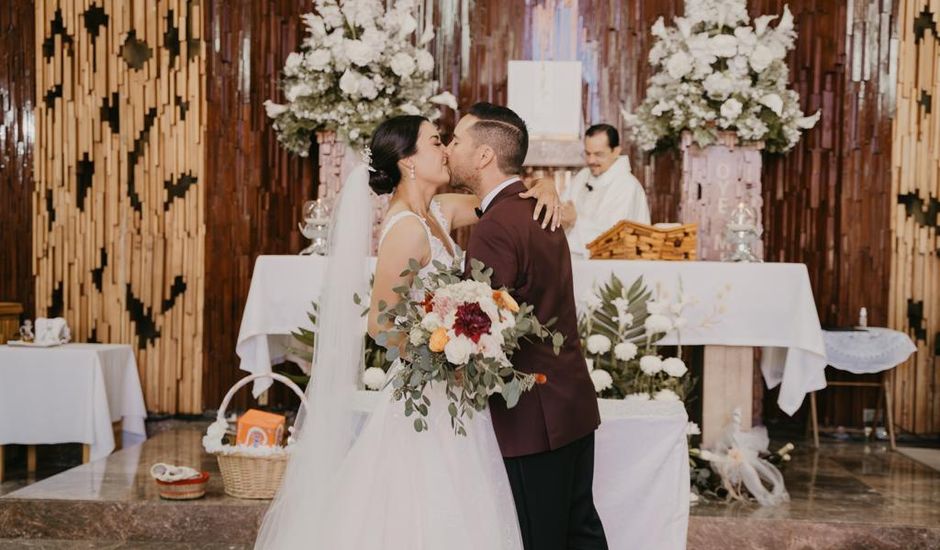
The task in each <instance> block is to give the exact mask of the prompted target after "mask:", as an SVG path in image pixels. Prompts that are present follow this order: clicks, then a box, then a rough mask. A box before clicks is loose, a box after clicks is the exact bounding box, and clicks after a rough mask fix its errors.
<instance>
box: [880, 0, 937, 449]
mask: <svg viewBox="0 0 940 550" xmlns="http://www.w3.org/2000/svg"><path fill="white" fill-rule="evenodd" d="M899 20H900V28H899V36H900V50H899V53H900V55H899V59H900V63H899V64H898V70H897V80H898V86H897V117H896V118H895V120H894V147H893V154H892V165H891V175H892V181H891V198H892V202H891V205H890V210H889V212H890V217H891V229H892V233H893V237H894V238H893V240H892V243H891V244H892V249H893V257H892V261H891V264H890V269H891V285H890V300H889V306H890V309H889V314H890V319H889V320H890V323H891V326H892V327H896V328H899V329H903V330H905V331H906V332H908V333H909V334H910V335H911V337H912V338H913V339H914V340H915V342H916V343H917V353H916V355H915V356H914V357H913V358H912V359H911V360H909V361H908V362H907V363H905V364H904V365H902V366H900V367H898V368H897V369H895V371H894V373H893V377H892V380H893V382H894V386H895V395H896V396H897V400H896V403H897V405H896V407H895V418H896V419H897V421H898V423H899V424H900V425H901V426H903V427H904V428H905V429H907V430H911V431H915V432H918V433H936V432H940V391H938V387H937V385H938V383H940V337H938V336H940V239H938V236H937V229H938V223H940V0H901V1H900V11H899Z"/></svg>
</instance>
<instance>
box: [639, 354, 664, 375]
mask: <svg viewBox="0 0 940 550" xmlns="http://www.w3.org/2000/svg"><path fill="white" fill-rule="evenodd" d="M640 370H641V371H643V374H646V375H649V376H653V375H654V374H656V373H658V372H660V371H661V370H663V360H662V359H660V358H659V357H657V356H655V355H644V356H643V357H641V358H640Z"/></svg>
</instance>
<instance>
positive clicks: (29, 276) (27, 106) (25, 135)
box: [0, 0, 36, 312]
mask: <svg viewBox="0 0 940 550" xmlns="http://www.w3.org/2000/svg"><path fill="white" fill-rule="evenodd" d="M34 27H35V24H34V8H33V2H32V1H31V0H24V1H22V2H3V3H2V5H0V114H2V117H0V197H3V206H2V208H0V250H2V251H3V253H2V254H0V302H18V303H20V304H22V305H23V310H24V311H26V312H32V311H33V307H34V306H33V304H34V298H33V296H34V294H33V269H32V265H33V248H32V240H33V140H34V135H35V134H34V128H35V126H34V124H33V106H34V104H35V97H36V90H35V84H36V77H35V67H36V59H35V58H34V56H33V55H32V54H31V52H28V50H27V54H26V55H24V48H23V45H24V44H33V43H34V42H35V38H34V33H35V28H34Z"/></svg>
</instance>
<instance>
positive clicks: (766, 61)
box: [748, 44, 774, 72]
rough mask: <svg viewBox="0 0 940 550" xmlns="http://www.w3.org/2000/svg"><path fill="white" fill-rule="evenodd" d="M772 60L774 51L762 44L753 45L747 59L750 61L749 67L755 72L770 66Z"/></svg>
mask: <svg viewBox="0 0 940 550" xmlns="http://www.w3.org/2000/svg"><path fill="white" fill-rule="evenodd" d="M773 60H774V52H773V50H771V49H770V48H768V47H767V46H765V45H764V44H758V45H757V46H755V47H754V51H753V52H751V55H750V57H749V58H748V61H750V63H751V68H752V69H754V70H755V71H757V72H763V70H764V69H766V68H767V67H769V66H770V64H771V63H772V62H773Z"/></svg>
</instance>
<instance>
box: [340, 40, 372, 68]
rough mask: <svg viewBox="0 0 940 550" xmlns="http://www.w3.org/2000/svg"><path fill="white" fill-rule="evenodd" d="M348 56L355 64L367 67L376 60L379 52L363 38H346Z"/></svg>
mask: <svg viewBox="0 0 940 550" xmlns="http://www.w3.org/2000/svg"><path fill="white" fill-rule="evenodd" d="M345 50H346V57H348V58H349V60H350V61H352V62H353V63H354V64H356V65H358V66H360V67H365V66H366V65H368V64H369V63H372V62H373V61H375V57H376V54H378V52H377V51H376V50H374V49H373V48H372V46H370V45H368V44H366V43H365V42H363V41H362V40H346V44H345Z"/></svg>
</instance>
